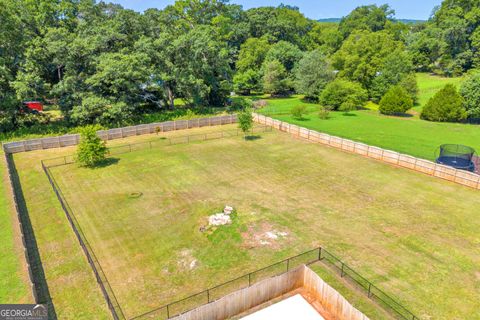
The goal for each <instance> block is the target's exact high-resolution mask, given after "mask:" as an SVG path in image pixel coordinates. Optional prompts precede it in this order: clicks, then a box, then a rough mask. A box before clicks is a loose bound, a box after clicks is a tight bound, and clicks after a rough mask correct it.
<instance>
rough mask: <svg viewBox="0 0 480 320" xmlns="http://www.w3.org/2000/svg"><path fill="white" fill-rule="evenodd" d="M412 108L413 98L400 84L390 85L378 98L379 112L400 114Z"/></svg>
mask: <svg viewBox="0 0 480 320" xmlns="http://www.w3.org/2000/svg"><path fill="white" fill-rule="evenodd" d="M411 108H413V100H412V98H411V97H410V95H409V94H408V92H407V90H405V89H404V88H402V87H400V86H394V87H391V88H390V89H389V90H388V91H387V93H385V95H384V96H383V97H382V100H380V107H379V110H380V113H383V114H389V115H391V114H401V113H405V112H407V111H408V110H410V109H411Z"/></svg>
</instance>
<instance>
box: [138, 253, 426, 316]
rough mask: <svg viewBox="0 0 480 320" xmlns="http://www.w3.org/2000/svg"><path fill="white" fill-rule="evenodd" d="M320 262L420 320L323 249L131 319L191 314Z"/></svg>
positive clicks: (388, 308) (395, 310)
mask: <svg viewBox="0 0 480 320" xmlns="http://www.w3.org/2000/svg"><path fill="white" fill-rule="evenodd" d="M317 262H321V263H324V264H326V265H328V266H329V267H332V268H333V269H334V270H336V271H338V272H339V273H340V276H341V277H342V278H348V279H349V280H351V281H353V282H354V283H355V284H356V285H357V286H359V287H361V288H363V289H364V292H365V294H367V296H368V297H369V298H371V299H375V301H377V302H379V304H380V305H382V307H384V309H385V310H386V311H388V312H389V313H391V314H392V316H394V317H396V318H398V319H405V320H419V318H418V317H417V316H415V315H414V314H413V313H412V312H410V311H409V310H408V309H407V308H405V307H404V306H402V305H401V304H400V303H399V302H397V301H396V300H395V299H394V298H392V297H391V296H389V295H388V294H386V293H385V292H384V291H382V290H380V289H379V288H378V287H377V286H375V285H374V284H373V283H371V282H370V281H368V280H367V279H365V278H364V277H363V276H361V275H360V274H359V273H357V272H356V271H355V270H353V269H352V268H350V267H349V266H348V265H347V264H345V263H344V262H343V261H342V260H340V259H338V258H337V257H335V256H334V255H333V254H331V253H330V252H328V251H327V250H325V249H324V248H322V247H318V248H316V249H313V250H310V251H306V252H304V253H301V254H299V255H297V256H294V257H291V258H288V259H285V260H282V261H280V262H277V263H275V264H272V265H269V266H267V267H265V268H262V269H259V270H256V271H253V272H250V273H247V274H245V275H243V276H241V277H238V278H235V279H233V280H230V281H228V282H225V283H222V284H220V285H217V286H215V287H212V288H210V289H207V290H204V291H202V292H198V293H196V294H193V295H191V296H189V297H187V298H184V299H181V300H177V301H175V302H171V303H169V304H166V305H163V306H161V307H159V308H156V309H153V310H151V311H149V312H146V313H144V314H141V315H138V316H135V317H133V318H131V320H137V319H160V320H168V319H171V318H174V317H176V316H178V315H181V314H184V313H186V312H189V311H191V310H193V309H196V308H198V307H200V306H202V305H205V304H208V303H211V302H214V301H216V300H218V299H220V298H222V297H224V296H226V295H228V294H230V293H233V292H235V291H237V290H241V289H244V288H247V287H250V286H252V285H253V284H255V283H257V282H259V281H262V280H264V279H268V278H271V277H275V276H278V275H281V274H283V273H285V272H288V271H290V270H293V269H295V268H297V267H299V266H301V265H307V266H308V265H312V264H314V263H317Z"/></svg>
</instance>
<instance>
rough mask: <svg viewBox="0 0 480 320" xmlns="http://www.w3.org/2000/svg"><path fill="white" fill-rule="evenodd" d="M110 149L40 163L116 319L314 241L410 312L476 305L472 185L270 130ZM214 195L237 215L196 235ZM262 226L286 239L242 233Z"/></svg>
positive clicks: (447, 312)
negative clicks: (102, 160)
mask: <svg viewBox="0 0 480 320" xmlns="http://www.w3.org/2000/svg"><path fill="white" fill-rule="evenodd" d="M117 158H118V160H119V161H118V163H117V164H115V165H111V166H108V167H105V168H99V169H94V170H91V169H84V168H77V167H76V166H65V167H58V168H53V169H52V171H53V173H54V175H55V177H56V178H57V180H58V181H59V183H60V185H61V186H62V190H63V191H64V193H65V195H66V197H67V199H68V201H69V202H70V204H71V206H72V208H73V209H74V211H75V212H76V213H77V215H78V217H79V221H80V223H81V224H82V227H83V228H84V231H85V233H86V234H87V237H88V238H89V241H90V242H91V244H92V246H93V247H94V250H95V252H96V254H97V256H98V257H99V259H100V262H101V264H102V266H103V267H104V269H105V272H106V273H107V277H108V278H109V280H110V282H111V283H112V286H113V288H114V290H115V293H116V294H117V297H118V299H119V301H120V303H121V305H122V307H123V308H124V310H125V311H126V313H127V315H128V316H133V315H136V314H140V313H143V312H146V311H148V310H149V309H151V308H154V307H157V306H159V305H162V304H163V303H167V302H170V301H172V300H175V299H177V298H181V297H184V296H187V295H188V294H191V293H194V292H196V291H199V290H202V289H204V288H206V287H209V286H211V285H214V284H217V283H221V282H223V281H225V280H229V279H231V278H233V277H235V276H236V275H240V274H244V273H245V272H246V271H250V270H254V269H256V268H258V267H261V266H264V265H268V264H269V263H272V262H276V261H278V260H279V259H282V258H285V257H287V256H290V255H294V254H296V253H298V252H301V251H303V250H306V249H310V248H312V247H315V246H317V245H320V244H321V245H324V246H326V247H327V248H330V249H331V250H332V251H334V252H335V253H337V254H338V255H339V256H341V257H343V258H344V260H345V261H346V262H347V263H349V264H350V265H351V266H352V267H354V268H355V269H358V270H359V271H360V272H361V273H362V274H364V275H365V276H367V277H368V278H369V279H371V280H372V281H373V282H374V283H376V284H377V285H379V286H380V287H381V288H383V289H385V291H386V292H389V293H391V294H392V295H394V296H396V297H398V298H399V299H400V301H401V302H402V303H403V304H405V305H406V306H407V307H409V308H410V309H412V311H414V312H416V313H418V314H419V315H420V316H424V317H432V318H435V319H452V318H455V317H459V318H468V317H470V318H473V319H475V317H476V316H477V314H476V313H478V310H479V309H480V308H479V307H480V306H479V301H480V299H479V298H480V294H479V291H478V285H479V284H478V281H479V280H478V272H479V265H480V257H479V255H478V253H477V248H478V244H479V238H478V231H477V230H478V227H479V222H478V219H476V217H477V213H476V211H475V208H478V205H479V204H480V195H479V193H478V191H475V190H471V189H468V188H464V187H461V186H458V185H455V184H452V183H448V182H445V181H441V180H438V179H435V178H432V177H428V176H425V175H421V174H417V173H414V172H411V171H408V170H404V169H399V168H394V167H391V166H388V165H385V164H383V163H380V162H376V161H373V160H371V159H366V158H363V157H360V156H357V155H352V154H348V153H343V152H340V151H338V150H334V149H331V148H327V147H323V146H320V145H315V144H310V143H308V142H304V141H300V140H294V139H293V138H291V137H290V136H288V135H286V134H282V133H273V134H264V135H262V138H261V139H259V140H256V141H248V142H247V141H243V140H242V139H241V138H232V139H221V140H213V141H209V142H202V143H192V144H184V145H176V146H167V147H161V148H158V149H152V150H142V151H138V152H134V153H128V154H124V155H120V156H118V157H117ZM131 192H142V193H143V196H142V197H140V198H138V199H132V198H130V197H129V196H128V195H129V194H130V193H131ZM225 204H231V205H233V206H234V207H236V208H237V209H238V211H239V222H238V224H236V225H234V226H232V227H230V228H226V229H225V230H224V231H220V232H217V233H216V234H214V235H213V236H212V237H210V238H207V237H206V236H205V235H204V234H202V233H200V232H199V231H198V229H199V227H200V226H201V225H202V224H204V223H205V221H204V220H205V218H206V217H207V216H208V215H209V214H213V213H215V212H217V211H219V210H221V208H222V207H223V206H224V205H225ZM274 230H276V231H285V232H288V236H287V237H286V238H285V239H280V240H278V241H277V242H274V243H272V244H270V245H259V244H258V243H256V245H253V246H252V245H251V243H248V241H247V240H249V237H253V238H254V237H255V236H262V235H264V234H265V232H266V231H274ZM250 240H251V239H250ZM189 259H190V260H189ZM192 259H196V260H197V261H198V262H197V265H196V266H195V267H194V268H192V270H190V268H189V263H190V262H191V261H192ZM472 315H473V316H472Z"/></svg>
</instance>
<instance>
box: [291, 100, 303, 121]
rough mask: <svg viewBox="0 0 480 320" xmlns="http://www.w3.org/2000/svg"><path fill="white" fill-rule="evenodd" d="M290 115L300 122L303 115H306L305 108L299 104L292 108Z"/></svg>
mask: <svg viewBox="0 0 480 320" xmlns="http://www.w3.org/2000/svg"><path fill="white" fill-rule="evenodd" d="M290 113H291V114H292V116H293V117H294V118H295V119H297V120H301V119H303V115H305V114H306V113H307V107H306V106H304V105H301V104H299V105H297V106H295V107H293V108H292V110H291V111H290Z"/></svg>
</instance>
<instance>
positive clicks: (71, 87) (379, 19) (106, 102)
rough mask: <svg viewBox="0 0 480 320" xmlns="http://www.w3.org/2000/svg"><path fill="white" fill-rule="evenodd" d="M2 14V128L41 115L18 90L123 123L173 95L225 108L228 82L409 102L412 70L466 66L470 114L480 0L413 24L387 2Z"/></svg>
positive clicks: (18, 2)
mask: <svg viewBox="0 0 480 320" xmlns="http://www.w3.org/2000/svg"><path fill="white" fill-rule="evenodd" d="M0 21H1V23H2V28H1V29H0V99H1V102H0V131H9V130H14V129H16V128H18V127H22V126H29V125H32V124H35V123H38V122H39V121H42V117H44V116H42V115H32V114H30V113H28V112H25V110H23V108H22V101H26V100H42V101H44V102H47V103H51V104H55V105H58V106H59V107H60V110H61V112H62V115H63V116H64V118H65V120H66V121H67V122H68V123H69V124H71V125H86V124H92V123H93V124H97V123H98V124H102V125H121V124H124V123H128V122H131V121H134V120H135V118H136V117H138V116H139V115H142V114H145V113H149V112H158V111H161V110H171V109H174V108H175V107H176V106H175V101H176V99H178V98H181V99H183V100H184V101H186V103H188V104H189V105H191V106H196V107H205V106H224V105H226V104H228V103H229V100H230V99H229V97H230V94H231V92H233V91H234V92H236V93H238V94H243V95H248V94H251V93H254V92H255V93H258V92H264V93H270V94H272V95H274V96H281V95H287V94H291V93H293V92H296V93H300V94H303V95H305V97H306V99H309V100H313V101H319V102H320V103H322V104H323V105H328V106H330V107H332V108H334V109H343V110H351V109H354V108H358V107H361V106H363V104H364V103H365V102H366V101H367V100H368V99H371V100H373V101H374V102H381V100H382V98H383V97H385V95H386V94H387V93H388V92H389V91H391V90H396V91H395V92H393V93H392V92H391V93H390V96H391V97H394V96H398V94H400V95H401V96H402V97H404V98H405V97H407V98H406V99H407V100H405V99H404V100H405V101H407V102H408V99H411V101H412V103H413V102H414V101H415V99H416V95H417V91H418V89H417V85H416V80H415V75H414V73H415V72H416V71H424V72H434V73H437V74H439V75H445V76H455V75H461V74H464V73H467V72H468V73H472V76H471V79H470V80H469V82H468V84H467V85H465V86H464V87H462V89H461V93H462V96H463V98H462V99H463V100H462V103H461V107H462V108H464V109H465V110H464V112H463V111H462V112H461V114H462V116H461V117H460V118H461V119H454V120H463V119H465V118H479V117H480V109H479V107H478V102H479V99H480V89H479V86H480V77H479V76H478V75H475V74H474V72H473V71H472V70H475V69H476V68H477V67H479V66H480V51H479V48H480V27H479V25H480V0H446V1H444V2H443V3H442V5H441V6H439V7H438V8H435V10H434V11H433V14H432V17H431V19H429V21H427V22H425V23H421V24H413V25H412V24H405V23H402V22H400V21H397V20H395V18H394V11H393V10H391V8H390V7H389V6H388V5H383V6H374V5H372V6H362V7H359V8H357V9H355V10H353V11H352V12H351V13H350V14H349V15H348V16H346V17H344V18H343V19H342V20H341V21H340V23H319V22H317V21H313V20H311V19H308V18H306V17H305V16H304V15H303V14H301V13H300V11H299V9H298V8H296V7H292V6H288V5H281V6H278V7H260V8H254V9H249V10H243V8H242V7H241V6H239V5H235V4H230V3H229V2H228V0H178V1H176V2H175V4H174V5H170V6H168V7H166V8H165V9H164V10H158V9H149V10H146V11H145V12H143V13H138V12H135V11H132V10H127V9H124V8H122V7H121V6H120V5H116V4H111V3H104V2H98V3H97V2H96V1H95V0H36V1H33V0H0ZM387 98H388V97H387ZM386 100H389V99H386ZM390 100H391V99H390ZM407 104H408V103H407ZM390 105H391V104H387V103H384V106H390ZM402 105H403V104H399V103H396V105H395V106H394V107H391V108H390V109H388V108H387V109H385V108H383V110H385V113H395V112H397V111H399V110H400V111H401V110H403V107H402Z"/></svg>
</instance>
